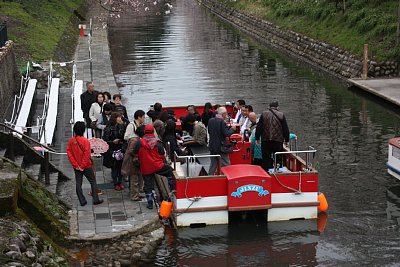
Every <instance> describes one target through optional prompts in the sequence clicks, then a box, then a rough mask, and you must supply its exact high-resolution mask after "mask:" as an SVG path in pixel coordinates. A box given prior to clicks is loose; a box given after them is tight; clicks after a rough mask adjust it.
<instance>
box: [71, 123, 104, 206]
mask: <svg viewBox="0 0 400 267" xmlns="http://www.w3.org/2000/svg"><path fill="white" fill-rule="evenodd" d="M84 132H85V123H84V122H83V121H78V122H76V123H75V125H74V137H72V138H71V139H70V140H69V141H68V146H67V155H68V160H69V161H70V163H71V165H72V167H73V168H74V172H75V180H76V194H77V196H78V200H79V203H80V205H81V206H85V205H86V204H87V201H86V199H85V196H84V195H83V192H82V178H83V176H85V177H86V179H88V181H89V183H90V187H91V189H92V192H98V189H97V183H96V178H95V176H94V172H93V168H92V160H91V158H90V155H91V150H90V143H89V140H87V139H86V138H85V137H84V136H83V133H84ZM92 197H93V205H98V204H101V203H103V200H100V199H99V196H98V195H97V194H92Z"/></svg>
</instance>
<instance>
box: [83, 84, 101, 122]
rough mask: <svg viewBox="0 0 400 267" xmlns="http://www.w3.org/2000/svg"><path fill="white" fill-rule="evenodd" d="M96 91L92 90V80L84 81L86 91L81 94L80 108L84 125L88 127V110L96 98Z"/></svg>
mask: <svg viewBox="0 0 400 267" xmlns="http://www.w3.org/2000/svg"><path fill="white" fill-rule="evenodd" d="M98 93H99V92H97V91H96V90H94V84H93V83H92V82H87V83H86V92H84V93H82V94H81V109H82V112H83V118H85V122H86V127H88V128H89V127H90V123H91V122H92V121H91V120H90V118H89V110H90V107H91V106H92V104H93V103H94V102H96V99H97V94H98Z"/></svg>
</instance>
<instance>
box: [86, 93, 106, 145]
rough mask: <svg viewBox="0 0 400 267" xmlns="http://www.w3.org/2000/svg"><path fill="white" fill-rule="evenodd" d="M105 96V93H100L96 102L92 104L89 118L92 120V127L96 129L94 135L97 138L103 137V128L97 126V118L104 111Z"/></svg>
mask: <svg viewBox="0 0 400 267" xmlns="http://www.w3.org/2000/svg"><path fill="white" fill-rule="evenodd" d="M103 105H104V96H103V93H98V94H97V98H96V102H94V103H93V104H92V105H91V106H90V110H89V118H90V120H91V128H92V129H93V130H94V135H95V137H96V138H101V130H99V129H98V128H97V125H96V123H97V120H98V119H99V118H100V116H101V113H102V112H103Z"/></svg>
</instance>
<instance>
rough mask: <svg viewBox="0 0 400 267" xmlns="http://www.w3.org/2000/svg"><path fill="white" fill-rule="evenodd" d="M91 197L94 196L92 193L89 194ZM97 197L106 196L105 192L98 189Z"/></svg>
mask: <svg viewBox="0 0 400 267" xmlns="http://www.w3.org/2000/svg"><path fill="white" fill-rule="evenodd" d="M91 195H92V191H90V192H89V196H91ZM97 195H98V196H101V195H104V191H103V190H100V189H97Z"/></svg>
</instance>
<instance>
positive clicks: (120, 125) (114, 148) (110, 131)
mask: <svg viewBox="0 0 400 267" xmlns="http://www.w3.org/2000/svg"><path fill="white" fill-rule="evenodd" d="M122 117H123V116H122V114H121V113H119V112H113V113H111V117H110V120H109V122H108V124H107V126H106V127H105V128H104V132H103V140H104V141H106V142H107V143H108V145H109V146H110V147H109V150H110V152H111V153H113V158H112V160H113V163H112V165H111V178H112V179H113V183H114V189H115V190H117V191H120V190H124V189H125V186H124V185H123V184H122V174H121V166H122V160H123V153H124V151H122V148H123V143H124V134H125V123H124V121H123V119H122Z"/></svg>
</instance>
